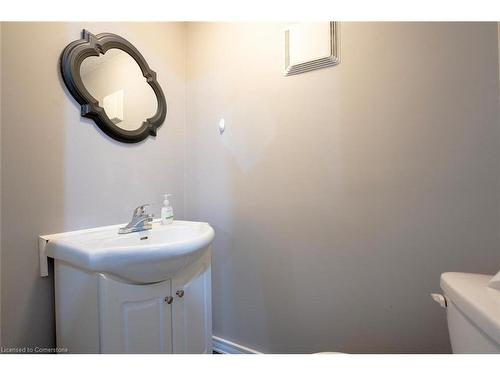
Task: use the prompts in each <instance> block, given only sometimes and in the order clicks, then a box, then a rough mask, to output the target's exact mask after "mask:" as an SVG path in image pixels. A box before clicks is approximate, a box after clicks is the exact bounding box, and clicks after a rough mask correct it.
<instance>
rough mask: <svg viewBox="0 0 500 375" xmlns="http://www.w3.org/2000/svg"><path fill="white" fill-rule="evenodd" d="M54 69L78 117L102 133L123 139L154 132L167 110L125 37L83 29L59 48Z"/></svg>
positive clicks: (136, 138) (151, 75)
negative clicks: (58, 70) (78, 111)
mask: <svg viewBox="0 0 500 375" xmlns="http://www.w3.org/2000/svg"><path fill="white" fill-rule="evenodd" d="M60 67H61V73H62V77H63V81H64V83H65V84H66V87H67V88H68V90H69V92H70V93H71V95H72V96H73V97H74V98H75V99H76V101H77V102H78V103H79V104H80V106H81V115H82V116H83V117H87V118H91V119H93V120H94V121H95V123H96V124H97V126H99V128H100V129H101V130H102V131H103V132H104V133H106V134H107V135H108V136H110V137H112V138H114V139H116V140H118V141H121V142H127V143H135V142H140V141H142V140H143V139H145V138H147V137H148V136H149V135H152V136H156V133H157V129H158V128H159V127H160V126H161V125H162V123H163V122H164V120H165V116H166V113H167V104H166V101H165V96H164V95H163V91H162V89H161V87H160V85H159V84H158V82H157V80H156V73H155V72H154V71H153V70H151V69H150V68H149V65H148V64H147V62H146V60H145V59H144V57H143V56H142V55H141V53H140V52H139V51H138V50H137V49H136V48H135V47H134V46H133V45H132V44H131V43H130V42H128V41H127V40H126V39H124V38H122V37H120V36H118V35H115V34H110V33H103V34H97V35H93V34H91V33H90V32H88V31H87V30H83V32H82V38H81V39H79V40H75V41H74V42H72V43H70V44H68V46H66V48H65V49H64V51H63V53H62V55H61V61H60Z"/></svg>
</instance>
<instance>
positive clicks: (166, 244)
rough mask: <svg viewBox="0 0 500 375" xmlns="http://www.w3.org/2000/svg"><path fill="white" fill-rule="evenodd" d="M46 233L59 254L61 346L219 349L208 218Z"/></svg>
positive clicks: (47, 248) (45, 242) (44, 252)
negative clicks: (135, 228) (142, 227)
mask: <svg viewBox="0 0 500 375" xmlns="http://www.w3.org/2000/svg"><path fill="white" fill-rule="evenodd" d="M119 227H121V225H112V226H107V227H100V228H93V229H88V230H80V231H74V232H66V233H59V234H53V235H44V236H40V239H39V248H40V249H39V250H40V270H41V274H42V276H46V275H47V274H48V273H47V257H51V258H54V271H55V307H56V331H57V334H56V336H57V345H58V347H60V348H67V349H68V350H69V352H70V353H211V352H212V343H211V342H212V322H211V319H212V313H211V277H210V276H211V275H210V272H211V248H210V244H211V242H212V240H213V238H214V231H213V229H212V227H210V225H209V224H207V223H199V222H190V221H174V222H173V223H172V224H169V225H161V224H160V223H159V222H158V221H156V222H154V223H153V228H152V229H151V230H148V231H143V232H135V233H129V234H117V233H118V228H119Z"/></svg>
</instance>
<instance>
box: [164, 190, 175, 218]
mask: <svg viewBox="0 0 500 375" xmlns="http://www.w3.org/2000/svg"><path fill="white" fill-rule="evenodd" d="M171 195H172V194H165V196H164V197H165V200H164V201H163V207H162V208H161V223H162V224H172V222H173V221H174V209H173V208H172V206H171V205H170V202H169V200H168V197H169V196H171Z"/></svg>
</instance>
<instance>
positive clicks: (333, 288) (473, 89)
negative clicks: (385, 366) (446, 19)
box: [186, 23, 500, 353]
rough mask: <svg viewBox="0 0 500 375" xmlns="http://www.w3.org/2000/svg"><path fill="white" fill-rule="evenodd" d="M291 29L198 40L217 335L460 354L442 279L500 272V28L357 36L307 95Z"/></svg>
mask: <svg viewBox="0 0 500 375" xmlns="http://www.w3.org/2000/svg"><path fill="white" fill-rule="evenodd" d="M284 27H285V25H280V24H269V23H265V24H258V25H255V24H220V23H218V24H191V25H189V26H188V58H187V62H188V84H187V98H188V101H187V103H188V106H187V150H191V151H190V152H188V153H187V155H186V157H187V159H186V160H187V169H186V171H187V175H186V202H187V206H186V213H187V216H189V217H190V218H192V219H197V220H206V221H209V222H210V223H212V224H213V226H214V227H215V230H216V240H215V252H214V262H213V272H212V275H213V308H214V311H213V316H214V322H213V323H214V334H215V335H218V336H221V337H224V338H226V339H229V340H233V341H235V342H238V343H240V344H243V345H248V346H250V347H254V348H256V349H258V350H260V351H264V352H286V353H292V352H305V353H308V352H315V351H322V350H332V351H345V352H352V353H447V352H450V345H449V341H448V336H447V327H446V321H445V312H444V310H442V309H440V308H439V307H438V306H437V305H436V304H435V303H433V302H432V301H431V299H430V297H429V293H430V292H433V291H438V290H439V275H440V274H441V273H442V272H443V271H467V272H479V273H494V272H497V271H498V269H499V268H500V239H499V234H498V228H499V227H500V209H499V204H500V199H499V198H500V196H499V195H500V194H499V192H500V174H499V168H498V164H499V162H500V129H499V118H498V100H499V98H498V42H497V29H496V24H495V23H483V24H477V23H427V24H423V23H405V24H402V23H343V24H342V52H341V54H342V62H341V64H340V65H339V66H337V67H333V68H328V69H323V70H320V71H315V72H311V73H307V74H302V75H298V76H294V77H283V74H282V71H283V50H284V44H283V29H284ZM220 117H224V118H225V119H226V127H227V130H226V133H225V134H224V135H223V136H219V134H218V131H217V123H218V120H219V118H220Z"/></svg>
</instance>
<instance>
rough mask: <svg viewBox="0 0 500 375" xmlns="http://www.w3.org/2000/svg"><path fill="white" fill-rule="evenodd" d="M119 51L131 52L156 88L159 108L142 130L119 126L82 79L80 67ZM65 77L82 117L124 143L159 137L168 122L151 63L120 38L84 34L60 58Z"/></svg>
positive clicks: (142, 126)
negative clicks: (89, 59)
mask: <svg viewBox="0 0 500 375" xmlns="http://www.w3.org/2000/svg"><path fill="white" fill-rule="evenodd" d="M112 48H118V49H121V50H122V51H124V52H126V53H128V54H129V55H130V56H131V57H132V58H133V59H134V60H135V61H136V62H137V64H138V65H139V67H140V69H141V71H142V75H143V76H144V78H146V82H147V83H148V84H149V85H150V86H151V88H152V89H153V91H154V93H155V95H156V99H157V101H158V106H157V109H156V113H155V114H154V115H153V117H150V118H148V119H146V120H145V121H144V122H143V123H142V125H141V127H140V128H138V129H136V130H125V129H122V128H120V127H119V126H116V125H115V124H114V123H113V122H112V121H111V120H110V119H109V117H108V116H107V115H106V112H105V111H104V108H102V107H100V106H99V101H98V100H96V99H95V98H94V97H93V96H92V95H90V93H89V92H88V91H87V89H86V88H85V85H84V84H83V81H82V78H81V76H80V66H81V64H82V62H83V60H85V59H86V58H87V57H90V56H99V55H100V54H105V53H106V51H107V50H109V49H112ZM60 68H61V74H62V78H63V81H64V83H65V84H66V87H67V88H68V90H69V92H70V93H71V95H72V96H73V97H74V98H75V99H76V101H77V102H78V103H79V104H80V106H81V115H82V116H83V117H87V118H91V119H92V120H94V121H95V123H96V124H97V126H99V128H100V129H101V130H102V131H103V132H104V133H106V134H107V135H108V136H110V137H111V138H114V139H116V140H117V141H120V142H126V143H136V142H140V141H142V140H143V139H145V138H147V137H148V135H152V136H156V132H157V129H158V128H159V127H160V126H161V125H162V123H163V121H165V117H166V115H167V103H166V101H165V96H164V95H163V91H162V89H161V87H160V85H159V83H158V81H157V80H156V73H155V72H154V71H152V70H151V69H150V68H149V65H148V63H147V62H146V60H145V59H144V57H143V56H142V55H141V53H140V52H139V51H138V50H137V48H135V47H134V46H133V45H132V44H131V43H130V42H129V41H128V40H126V39H124V38H122V37H121V36H119V35H116V34H111V33H102V34H97V35H93V34H92V33H90V32H89V31H87V30H83V31H82V39H79V40H75V41H74V42H71V43H70V44H68V45H67V46H66V48H65V49H64V50H63V52H62V54H61V59H60Z"/></svg>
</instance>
